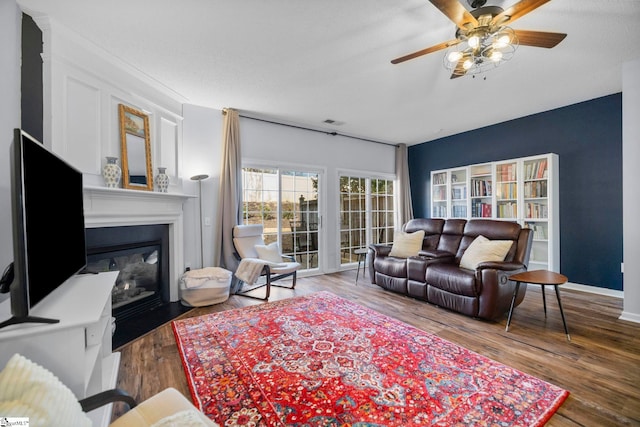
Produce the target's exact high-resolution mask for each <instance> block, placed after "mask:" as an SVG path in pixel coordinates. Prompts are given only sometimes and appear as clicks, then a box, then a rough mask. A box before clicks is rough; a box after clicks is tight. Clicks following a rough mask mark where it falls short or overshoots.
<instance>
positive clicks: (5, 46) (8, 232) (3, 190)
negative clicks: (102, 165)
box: [0, 0, 22, 300]
mask: <svg viewBox="0 0 640 427" xmlns="http://www.w3.org/2000/svg"><path fill="white" fill-rule="evenodd" d="M21 23H22V13H21V11H20V9H19V8H18V6H17V5H16V3H15V2H14V1H4V0H2V1H0V76H2V78H0V94H2V95H1V96H0V274H2V271H4V268H5V267H6V266H7V265H8V264H9V263H10V262H11V261H13V243H12V242H13V235H12V227H11V189H10V184H11V178H10V164H11V163H10V156H9V147H10V146H11V141H12V140H13V129H14V128H19V127H20V58H21V54H20V46H21V43H20V32H21V28H22V24H21ZM7 297H8V294H6V295H0V300H3V299H6V298H7Z"/></svg>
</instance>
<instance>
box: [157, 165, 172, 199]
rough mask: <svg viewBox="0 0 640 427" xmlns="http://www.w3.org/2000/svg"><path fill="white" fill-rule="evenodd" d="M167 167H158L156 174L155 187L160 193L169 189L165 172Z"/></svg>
mask: <svg viewBox="0 0 640 427" xmlns="http://www.w3.org/2000/svg"><path fill="white" fill-rule="evenodd" d="M166 172H167V168H165V167H158V175H156V178H155V183H156V188H157V190H158V191H159V192H161V193H166V192H167V190H168V189H169V175H167V174H166Z"/></svg>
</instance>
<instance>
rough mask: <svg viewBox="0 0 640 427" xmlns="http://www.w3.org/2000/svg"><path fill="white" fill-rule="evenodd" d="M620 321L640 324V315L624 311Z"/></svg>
mask: <svg viewBox="0 0 640 427" xmlns="http://www.w3.org/2000/svg"><path fill="white" fill-rule="evenodd" d="M618 319H620V320H626V321H628V322H635V323H640V314H638V313H629V312H626V311H623V312H622V314H621V315H620V317H618Z"/></svg>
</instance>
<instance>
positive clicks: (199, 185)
mask: <svg viewBox="0 0 640 427" xmlns="http://www.w3.org/2000/svg"><path fill="white" fill-rule="evenodd" d="M207 178H209V175H206V174H202V175H194V176H192V177H191V180H192V181H198V190H199V194H200V197H199V200H200V212H199V214H200V268H204V238H203V236H202V228H203V227H202V180H203V179H207Z"/></svg>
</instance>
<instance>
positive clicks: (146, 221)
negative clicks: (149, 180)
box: [84, 186, 197, 301]
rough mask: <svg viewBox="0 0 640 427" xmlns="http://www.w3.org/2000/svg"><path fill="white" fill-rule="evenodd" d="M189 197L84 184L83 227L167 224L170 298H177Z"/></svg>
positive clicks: (182, 263) (182, 262)
mask: <svg viewBox="0 0 640 427" xmlns="http://www.w3.org/2000/svg"><path fill="white" fill-rule="evenodd" d="M195 197H197V196H191V195H187V194H179V193H158V192H152V191H139V190H126V189H121V188H107V187H92V186H85V187H84V221H85V227H87V228H99V227H119V226H120V227H122V226H129V225H152V224H167V225H168V226H169V251H170V253H169V260H170V261H169V277H170V278H171V283H170V284H169V289H170V292H169V294H170V300H171V301H178V299H179V293H178V282H179V279H180V275H181V274H182V266H183V265H184V230H183V228H184V226H183V209H182V207H183V204H184V202H186V201H187V200H188V199H190V198H195Z"/></svg>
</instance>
